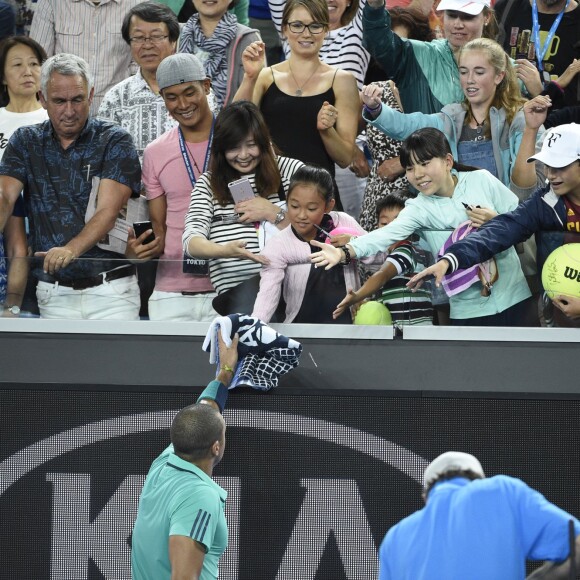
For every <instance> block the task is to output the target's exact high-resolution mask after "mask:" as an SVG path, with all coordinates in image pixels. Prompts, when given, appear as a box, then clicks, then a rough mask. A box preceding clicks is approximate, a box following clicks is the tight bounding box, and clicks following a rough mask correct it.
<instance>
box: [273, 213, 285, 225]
mask: <svg viewBox="0 0 580 580" xmlns="http://www.w3.org/2000/svg"><path fill="white" fill-rule="evenodd" d="M285 217H286V212H285V211H284V210H283V209H281V210H280V211H279V212H278V213H277V214H276V218H275V219H274V225H275V226H277V225H278V224H279V223H281V222H283V221H284V218H285Z"/></svg>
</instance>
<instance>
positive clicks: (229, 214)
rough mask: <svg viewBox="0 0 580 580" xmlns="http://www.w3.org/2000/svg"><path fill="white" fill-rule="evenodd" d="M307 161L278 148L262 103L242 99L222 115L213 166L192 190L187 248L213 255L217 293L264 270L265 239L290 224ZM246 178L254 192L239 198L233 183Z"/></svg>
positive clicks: (194, 254) (195, 254)
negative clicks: (297, 177)
mask: <svg viewBox="0 0 580 580" xmlns="http://www.w3.org/2000/svg"><path fill="white" fill-rule="evenodd" d="M300 166H302V163H301V162H300V161H297V160H295V159H289V158H287V157H280V156H277V155H276V154H275V153H274V149H273V147H272V144H271V142H270V133H269V131H268V128H267V126H266V124H265V122H264V119H263V118H262V115H261V114H260V111H259V110H258V108H257V107H256V106H255V105H254V104H252V103H250V102H248V101H237V102H235V103H232V104H231V105H228V106H227V107H225V108H224V109H223V110H222V112H221V113H220V114H219V115H218V117H217V119H216V122H215V128H214V136H213V142H212V145H211V161H210V170H209V171H208V172H207V173H204V174H202V175H201V177H200V178H199V179H198V180H197V183H196V185H195V188H194V189H193V191H192V193H191V203H190V206H189V211H188V213H187V215H186V218H185V230H184V233H183V247H184V250H185V253H186V254H187V255H189V256H191V257H195V258H204V259H208V260H209V273H210V277H211V282H212V284H213V286H214V287H215V289H216V291H217V292H218V294H220V293H222V292H224V291H225V290H228V289H229V288H232V287H234V286H237V285H238V284H240V283H241V282H243V281H244V280H246V279H248V278H250V277H251V276H254V275H256V274H258V273H259V271H260V266H261V264H262V263H264V261H265V260H264V258H263V257H262V256H261V255H260V254H259V251H260V248H261V247H263V245H264V243H265V240H267V239H268V238H269V237H270V236H272V235H275V234H276V233H277V231H278V229H279V228H283V227H284V226H286V225H287V223H288V221H287V218H286V212H285V208H286V203H285V199H286V193H287V191H288V186H289V184H290V178H291V177H292V174H293V173H294V172H295V171H296V170H297V169H298V168H299V167H300ZM243 178H247V181H248V182H249V185H250V186H251V192H252V193H253V196H252V197H251V198H249V199H245V200H242V201H238V202H236V201H235V200H234V198H233V197H232V193H231V191H230V185H229V184H231V183H232V182H234V181H237V180H239V179H243Z"/></svg>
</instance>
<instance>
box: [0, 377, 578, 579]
mask: <svg viewBox="0 0 580 580" xmlns="http://www.w3.org/2000/svg"><path fill="white" fill-rule="evenodd" d="M163 390H165V392H153V391H152V390H148V391H147V392H140V391H139V387H138V385H133V386H132V387H131V388H119V389H118V390H114V389H112V388H111V387H110V386H99V385H86V384H85V385H70V384H68V385H62V386H61V388H59V386H58V385H52V386H49V385H24V384H22V385H13V386H11V387H9V388H6V386H5V387H4V389H3V390H0V521H1V522H2V526H1V527H0V560H1V564H0V578H1V579H7V580H8V579H10V580H15V579H23V580H44V579H47V580H48V579H51V580H85V579H87V580H88V579H90V580H96V579H104V578H105V579H111V580H113V579H114V580H123V579H129V578H130V565H129V562H130V533H131V527H132V523H133V520H134V517H135V513H136V508H137V500H138V496H139V491H140V488H141V485H142V483H143V480H144V477H145V474H146V472H147V469H148V467H149V465H150V463H151V461H152V460H153V459H154V457H155V456H156V454H157V453H159V452H160V451H161V450H162V449H163V448H164V447H165V446H166V445H167V443H168V426H169V424H170V422H171V418H172V416H173V414H174V413H175V412H176V411H177V410H178V409H180V408H181V407H183V406H185V405H187V404H189V403H191V402H192V401H193V400H194V398H195V393H192V394H185V393H183V392H181V393H172V392H169V390H168V389H167V388H165V389H162V388H160V389H159V391H163ZM197 392H199V390H198V391H197ZM579 414H580V400H577V399H576V398H573V397H570V398H566V399H557V398H545V397H543V398H541V397H537V398H520V399H514V398H508V397H503V396H501V395H490V394H489V393H488V394H486V395H478V394H476V393H471V394H470V395H469V396H462V395H460V394H458V395H453V396H435V395H430V394H429V393H425V392H423V393H409V394H404V393H403V394H401V395H400V396H393V395H392V394H391V395H389V394H385V393H380V392H376V393H369V392H365V393H364V396H363V394H362V393H361V392H357V391H354V390H350V391H349V390H344V389H343V390H341V391H340V392H339V391H336V392H334V393H333V392H332V391H329V390H326V391H316V390H305V389H294V390H292V389H289V388H281V389H279V390H278V391H276V392H273V393H272V392H271V393H268V394H262V393H255V392H247V391H239V392H235V391H234V392H233V393H232V395H231V396H230V400H229V403H228V408H227V411H226V421H227V423H228V433H227V446H226V452H225V457H224V460H223V461H222V463H221V464H220V465H219V466H218V467H217V469H216V471H215V473H214V475H215V476H216V478H217V479H218V481H219V482H220V484H222V485H223V486H224V487H225V488H226V489H227V490H228V492H229V499H228V507H227V517H228V524H229V528H230V545H229V548H228V551H227V552H226V555H225V557H224V559H223V561H222V565H221V574H220V578H221V579H225V580H236V579H239V580H286V579H288V580H323V579H324V580H343V579H348V580H364V579H367V578H368V579H374V578H375V577H376V571H377V565H376V550H377V547H378V545H379V543H380V541H381V539H382V537H383V536H384V534H385V532H386V530H387V529H388V528H389V527H390V526H391V525H393V524H394V523H396V522H397V521H399V520H400V519H401V518H403V517H404V516H406V515H408V514H410V513H411V512H412V511H414V510H416V509H419V508H420V507H421V498H420V491H421V489H420V484H419V483H418V481H419V480H420V475H421V473H422V471H423V469H424V467H425V465H426V463H427V462H428V461H430V460H431V459H433V458H434V457H435V456H436V455H437V454H439V453H441V452H443V451H447V450H450V449H455V450H462V451H468V452H471V453H473V454H475V455H476V456H477V457H479V458H480V460H481V462H482V464H483V466H484V469H485V470H486V472H487V474H488V475H493V474H496V473H504V474H508V475H513V476H516V477H521V478H522V479H524V480H525V481H526V482H527V483H528V484H530V485H531V486H532V487H535V488H536V489H538V490H540V491H541V492H542V493H544V494H545V495H546V496H547V497H548V499H549V500H551V501H553V502H555V503H556V504H558V505H560V506H561V507H563V508H564V509H566V510H568V511H570V512H571V513H573V514H574V515H576V516H580V498H579V496H578V481H580V466H579V462H578V448H579V444H580V431H579V427H578V425H579V423H580V422H579Z"/></svg>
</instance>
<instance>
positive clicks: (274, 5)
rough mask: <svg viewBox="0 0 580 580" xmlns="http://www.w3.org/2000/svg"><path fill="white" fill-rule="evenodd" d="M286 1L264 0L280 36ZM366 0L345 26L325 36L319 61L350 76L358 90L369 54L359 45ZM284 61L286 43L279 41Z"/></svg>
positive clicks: (286, 52) (365, 70)
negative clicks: (350, 74)
mask: <svg viewBox="0 0 580 580" xmlns="http://www.w3.org/2000/svg"><path fill="white" fill-rule="evenodd" d="M285 4H286V0H268V5H269V6H270V12H271V13H272V20H273V22H274V25H275V26H276V30H277V31H278V34H280V35H281V34H282V13H283V12H284V5H285ZM365 4H366V0H360V5H359V8H358V10H357V12H356V14H355V16H354V18H353V19H352V21H351V22H350V23H349V24H347V25H346V26H342V27H341V28H338V29H337V30H331V31H329V32H328V34H326V36H325V39H324V43H323V45H322V48H321V49H320V54H319V56H320V60H321V61H322V62H325V63H326V64H329V65H331V66H335V67H336V68H339V69H342V70H346V71H348V72H350V73H352V74H353V75H354V77H355V79H356V82H357V85H358V88H359V90H361V89H362V86H363V83H364V79H365V74H366V72H367V67H368V66H369V60H370V55H369V53H368V52H367V51H366V50H365V49H364V48H363V46H362V35H363V30H362V11H363V8H364V7H365ZM282 45H283V47H284V53H285V55H286V58H288V57H289V56H290V46H289V45H288V41H287V40H286V39H284V40H283V41H282Z"/></svg>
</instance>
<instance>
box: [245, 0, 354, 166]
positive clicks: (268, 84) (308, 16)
mask: <svg viewBox="0 0 580 580" xmlns="http://www.w3.org/2000/svg"><path fill="white" fill-rule="evenodd" d="M328 29H329V17H328V6H327V4H326V1H325V0H288V1H287V2H286V5H285V7H284V13H283V15H282V30H283V31H284V34H285V36H286V38H287V39H288V43H289V45H290V48H291V53H290V57H289V59H288V60H287V61H284V62H282V63H279V64H276V65H274V66H272V67H268V68H263V61H264V51H265V47H264V44H263V43H261V42H254V43H252V44H251V45H250V46H249V47H248V48H246V50H245V51H244V53H243V64H244V70H245V75H244V80H243V82H242V85H241V86H240V89H239V90H238V93H237V94H236V96H235V99H243V98H245V99H251V100H252V101H254V103H256V104H257V105H258V106H259V107H260V109H261V111H262V114H263V116H264V118H265V120H266V123H267V125H268V127H269V129H270V133H271V135H272V139H273V141H274V143H275V145H276V146H277V147H278V148H279V149H280V150H281V152H282V154H283V155H288V156H290V157H294V158H295V159H300V160H301V161H304V162H305V163H314V164H316V165H319V166H321V167H324V168H325V169H327V170H328V171H329V172H330V173H331V175H334V164H335V163H337V164H338V165H340V166H341V167H347V166H348V165H349V164H350V163H351V161H352V159H353V155H354V146H355V145H354V143H355V138H356V134H357V119H358V116H359V112H360V99H359V96H358V89H357V85H356V80H355V78H354V76H353V75H352V74H351V73H349V72H346V71H343V70H338V69H337V68H335V67H332V66H330V65H328V64H326V63H324V62H322V61H321V60H320V57H319V51H320V48H321V47H322V45H323V43H324V38H325V35H326V33H327V32H328Z"/></svg>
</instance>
